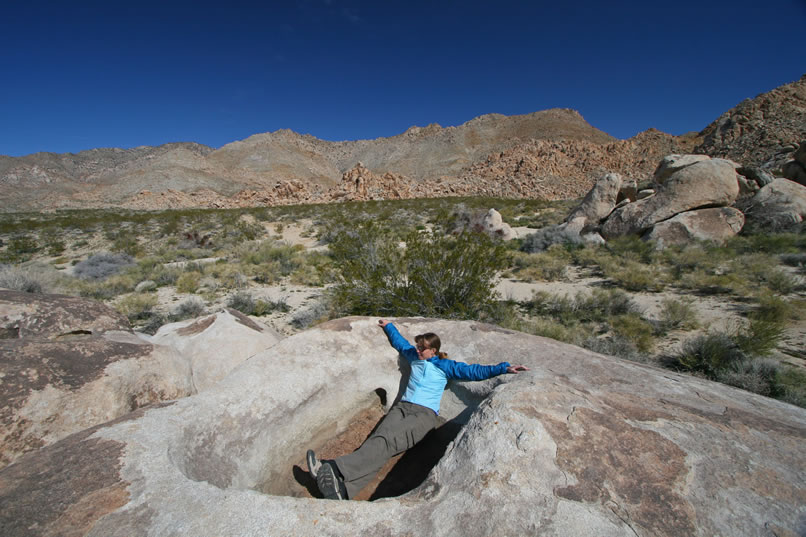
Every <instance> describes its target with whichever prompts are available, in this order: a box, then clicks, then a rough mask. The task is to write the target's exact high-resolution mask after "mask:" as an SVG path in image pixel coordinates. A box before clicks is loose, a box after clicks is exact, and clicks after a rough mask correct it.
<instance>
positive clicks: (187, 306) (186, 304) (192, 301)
mask: <svg viewBox="0 0 806 537" xmlns="http://www.w3.org/2000/svg"><path fill="white" fill-rule="evenodd" d="M201 315H204V301H203V300H202V299H201V298H199V297H197V296H191V297H189V298H187V299H186V300H184V301H183V302H181V303H180V304H179V305H178V306H177V307H176V308H175V309H174V311H173V312H172V313H171V321H173V322H177V321H184V320H185V319H195V318H196V317H199V316H201Z"/></svg>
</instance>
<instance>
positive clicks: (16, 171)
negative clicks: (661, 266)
mask: <svg viewBox="0 0 806 537" xmlns="http://www.w3.org/2000/svg"><path fill="white" fill-rule="evenodd" d="M530 139H549V140H589V141H594V142H596V143H606V142H609V141H613V140H614V138H613V137H611V136H609V135H607V134H605V133H604V132H602V131H600V130H598V129H595V128H594V127H592V126H590V125H589V124H588V123H587V122H586V121H585V120H584V119H583V118H582V116H580V115H579V113H577V112H575V111H573V110H565V109H554V110H546V111H542V112H535V113H533V114H528V115H523V116H510V117H508V116H503V115H499V114H490V115H486V116H481V117H478V118H476V119H473V120H471V121H468V122H467V123H465V124H463V125H460V126H458V127H447V128H442V127H440V126H439V125H435V124H433V125H429V126H427V127H423V128H420V127H411V128H410V129H408V130H407V131H406V132H404V133H403V134H400V135H398V136H394V137H390V138H379V139H376V140H358V141H350V142H328V141H324V140H319V139H317V138H314V137H313V136H309V135H300V134H297V133H295V132H293V131H290V130H279V131H276V132H272V133H265V134H257V135H254V136H251V137H249V138H247V139H245V140H242V141H238V142H233V143H231V144H227V145H225V146H224V147H222V148H221V149H218V150H213V149H212V148H209V147H206V146H203V145H199V144H191V143H176V144H166V145H163V146H159V147H138V148H135V149H128V150H123V149H93V150H90V151H83V152H81V153H77V154H61V155H57V154H52V153H36V154H33V155H27V156H24V157H17V158H15V157H0V195H2V196H3V198H4V199H6V200H7V203H6V205H5V207H4V210H16V211H19V210H35V209H47V208H59V207H65V208H66V207H90V206H91V207H99V206H115V205H125V204H127V202H128V201H130V200H132V199H133V198H134V197H135V196H137V195H138V194H140V193H141V192H144V191H145V192H146V193H152V194H154V193H171V194H172V195H173V194H176V193H180V194H190V193H193V192H195V191H199V192H204V193H207V194H210V193H213V195H220V196H224V197H229V196H233V195H235V194H237V193H239V192H241V191H244V190H250V189H251V190H254V191H261V190H266V189H272V188H274V187H275V186H276V185H277V184H278V182H279V183H282V182H288V181H295V182H301V183H302V184H303V186H304V187H305V188H306V189H308V190H313V191H319V190H327V189H328V188H333V187H336V186H338V185H339V182H340V180H341V178H342V174H343V173H344V172H345V171H347V170H348V169H350V168H352V167H353V166H355V165H356V164H357V163H358V162H363V163H364V164H365V165H367V166H369V167H370V168H371V169H372V170H374V171H377V172H381V173H383V172H392V173H397V174H401V175H404V176H406V177H407V178H408V179H410V180H412V181H415V182H423V181H428V180H431V179H433V178H435V177H440V176H452V175H457V174H458V173H459V172H460V171H461V170H462V169H464V168H466V167H468V166H470V165H472V164H473V163H475V162H476V161H478V160H481V159H483V158H485V157H486V156H487V155H488V154H490V153H491V152H495V151H501V150H504V149H507V148H509V147H511V146H513V145H514V144H516V143H518V142H521V141H526V140H530ZM141 198H142V196H141ZM153 199H154V200H155V203H158V200H157V198H156V197H154V198H153ZM154 208H159V207H154Z"/></svg>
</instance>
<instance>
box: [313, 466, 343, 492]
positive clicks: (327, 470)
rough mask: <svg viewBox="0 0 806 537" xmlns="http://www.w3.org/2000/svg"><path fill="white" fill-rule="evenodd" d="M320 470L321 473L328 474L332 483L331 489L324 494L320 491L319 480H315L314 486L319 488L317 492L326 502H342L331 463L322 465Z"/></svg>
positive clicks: (337, 480) (337, 481) (337, 479)
mask: <svg viewBox="0 0 806 537" xmlns="http://www.w3.org/2000/svg"><path fill="white" fill-rule="evenodd" d="M320 470H321V471H322V472H325V473H328V474H330V476H331V482H332V483H333V489H332V490H328V491H327V492H326V491H324V490H322V487H321V485H320V483H319V480H318V479H317V481H316V486H317V487H319V492H320V493H321V494H322V496H323V497H324V498H325V499H326V500H343V499H344V498H343V496H342V495H341V492H340V491H339V478H338V477H336V471H335V469H334V468H333V465H332V463H328V464H326V465H325V464H322V465H321V468H320ZM317 473H321V472H317Z"/></svg>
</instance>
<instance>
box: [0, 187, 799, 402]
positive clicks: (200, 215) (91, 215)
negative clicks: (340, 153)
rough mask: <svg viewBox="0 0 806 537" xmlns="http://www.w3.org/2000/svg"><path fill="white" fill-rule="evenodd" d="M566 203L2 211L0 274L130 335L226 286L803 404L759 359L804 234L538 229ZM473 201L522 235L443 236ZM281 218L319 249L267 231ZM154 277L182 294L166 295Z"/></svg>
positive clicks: (793, 378)
mask: <svg viewBox="0 0 806 537" xmlns="http://www.w3.org/2000/svg"><path fill="white" fill-rule="evenodd" d="M574 205H575V201H574V200H569V201H566V202H552V203H549V202H542V201H529V200H490V199H484V198H463V199H459V198H453V199H448V200H446V199H441V200H439V199H426V200H399V201H372V202H348V203H342V204H330V205H306V206H284V207H257V208H250V209H231V210H230V209H228V210H206V209H192V210H175V211H161V212H137V211H127V210H83V211H57V212H55V213H52V214H47V215H44V214H34V213H19V214H3V215H0V241H2V242H0V262H3V263H6V265H3V266H0V286H2V287H6V288H12V289H20V290H26V291H32V292H40V291H41V292H56V291H58V292H67V293H73V294H78V295H81V296H86V297H92V298H95V299H98V300H103V301H105V302H107V303H109V304H111V305H115V307H117V308H118V309H120V310H121V311H124V312H125V313H126V315H127V316H128V317H129V319H130V320H131V322H132V323H133V324H134V326H135V327H136V328H137V329H138V330H142V331H145V332H147V333H154V332H155V331H156V330H157V328H158V327H159V326H160V325H161V324H163V323H164V322H168V321H175V320H179V319H185V318H192V317H196V316H199V315H203V314H204V312H205V311H206V309H207V307H208V305H209V306H212V305H214V304H225V303H228V301H232V305H233V307H235V308H236V309H239V310H240V311H243V312H244V313H247V314H249V315H254V316H260V315H268V314H272V315H273V316H275V318H276V317H278V316H284V317H285V318H286V319H287V322H290V324H291V326H293V327H294V329H304V328H307V327H308V326H311V325H312V324H314V323H317V322H321V321H323V320H326V319H328V318H333V317H334V316H341V315H344V314H346V313H355V314H367V315H378V316H380V315H383V316H393V315H427V316H438V317H446V318H474V319H483V320H485V321H487V322H494V323H498V324H500V325H502V326H506V327H508V328H512V329H515V330H520V331H524V332H528V333H532V334H537V335H542V336H546V337H551V338H554V339H557V340H560V341H565V342H569V343H573V344H576V345H581V346H584V347H586V348H588V349H591V350H593V351H596V352H603V353H606V354H612V355H615V356H619V357H621V358H627V359H631V360H638V361H649V362H654V363H660V364H662V365H667V366H670V367H673V368H675V369H678V370H683V371H690V372H692V373H694V374H698V375H703V376H707V377H708V378H712V379H714V380H718V381H720V382H725V383H728V384H732V385H735V386H739V387H742V388H744V389H750V390H753V391H757V392H759V393H764V394H766V395H770V396H773V397H778V398H781V399H783V400H785V401H789V402H793V403H795V404H800V405H804V401H806V396H804V393H805V391H806V375H804V374H803V373H802V372H800V371H798V370H796V369H793V368H792V367H789V366H786V365H784V364H781V363H779V361H778V360H776V359H774V357H777V356H780V351H779V349H780V346H781V343H782V341H785V332H784V331H785V329H787V328H788V327H791V326H792V323H793V322H796V321H797V320H802V319H803V317H804V315H803V313H802V312H803V311H804V307H803V305H804V304H805V303H806V300H804V297H803V295H804V277H806V235H804V234H803V233H793V232H788V233H769V232H767V233H764V234H753V233H748V234H745V235H741V236H739V237H736V238H734V239H731V240H729V241H727V242H726V243H725V244H723V245H715V244H708V243H692V244H688V245H685V246H669V247H666V248H664V249H663V250H656V249H655V245H653V244H651V243H647V242H644V241H641V240H639V239H637V238H634V237H632V238H623V239H618V240H614V241H613V240H611V241H609V242H608V243H607V245H604V246H595V245H588V244H578V243H576V242H574V241H569V240H567V239H568V237H566V236H565V235H564V234H563V233H561V232H559V231H558V230H557V229H556V227H552V226H556V225H557V224H558V223H560V222H561V221H562V219H563V217H564V216H565V215H566V214H567V213H568V210H569V209H570V208H571V207H572V206H574ZM489 207H496V208H497V209H498V210H499V211H500V212H501V213H502V215H503V216H504V219H505V220H506V221H507V222H509V223H510V224H513V225H519V226H530V227H533V228H535V229H536V231H537V233H536V234H534V235H532V236H531V237H528V238H526V239H522V240H515V241H511V242H510V243H507V244H497V243H495V242H493V241H491V240H489V239H486V237H482V236H479V235H475V234H470V233H464V234H461V235H459V236H457V237H453V236H448V235H447V234H446V233H445V231H446V230H447V229H449V228H450V216H446V215H450V214H454V215H456V214H460V213H462V212H464V213H468V212H473V211H476V210H479V209H484V210H486V209H488V208H489ZM303 220H304V221H305V223H304V224H302V225H301V224H300V222H301V221H303ZM293 228H297V232H299V230H300V229H303V230H304V233H303V235H305V236H310V237H316V238H317V239H318V240H319V241H320V244H326V245H328V249H326V250H323V251H318V250H317V251H313V250H308V249H305V248H303V247H302V246H299V245H297V246H294V245H290V244H287V243H284V242H282V241H281V240H279V238H277V237H275V236H274V235H277V234H281V233H286V232H288V231H289V230H291V229H293ZM424 260H427V261H424ZM180 262H181V263H180ZM502 274H503V275H504V277H508V278H513V279H516V280H520V281H521V282H557V285H566V284H567V282H569V281H571V280H575V279H577V278H580V277H585V278H595V279H596V282H597V283H596V285H597V286H598V287H592V288H589V290H588V291H586V292H584V293H582V292H580V293H576V294H575V293H570V294H565V293H555V292H551V293H546V292H543V293H537V294H536V295H535V296H534V297H533V298H532V299H530V300H526V301H523V302H521V303H516V302H514V301H513V300H511V299H506V297H499V296H495V294H494V292H493V284H494V283H495V281H496V278H497V277H498V276H500V275H502ZM264 286H288V287H289V288H297V286H301V287H302V288H314V287H315V288H319V289H318V290H317V292H316V295H313V296H316V297H317V298H315V299H314V300H310V301H308V302H307V303H305V305H303V306H301V307H297V308H296V309H292V308H290V307H289V305H288V303H287V302H286V301H285V300H280V301H278V302H272V301H270V300H266V299H263V298H260V297H261V296H265V295H264V294H263V293H262V292H261V291H260V288H261V287H264ZM547 288H550V287H547ZM158 291H159V296H160V297H174V296H175V295H176V293H185V294H189V295H190V296H188V297H184V299H183V300H182V301H181V302H180V303H179V305H178V306H174V307H171V306H169V305H168V304H170V303H168V304H166V303H165V298H159V299H158V298H157V297H158V295H157V292H158ZM647 292H651V293H659V292H663V293H669V294H671V295H672V296H673V297H674V298H668V299H661V298H655V299H654V300H655V301H656V304H658V306H657V307H656V308H655V309H654V310H652V311H655V313H653V314H652V315H650V314H648V313H647V312H645V311H642V310H641V308H640V307H639V306H638V305H637V304H638V302H636V299H637V298H640V297H643V298H642V303H644V301H645V300H647V299H648V298H647V297H649V296H650V295H647ZM655 296H657V295H655ZM510 298H511V297H510ZM701 300H705V301H717V302H720V303H723V304H730V305H731V309H732V310H733V311H736V312H738V314H734V315H735V317H736V318H737V324H736V326H737V328H736V329H735V330H732V331H731V330H727V331H725V332H714V331H713V330H712V331H710V332H706V333H703V334H698V332H697V331H698V330H701V329H702V326H703V325H706V327H708V325H707V323H706V322H705V321H703V320H701V319H700V318H699V316H698V314H697V309H698V304H697V302H698V301H701ZM160 301H162V303H160ZM681 331H685V332H692V334H691V337H690V338H689V339H690V341H688V342H686V343H684V344H683V348H682V349H681V350H680V352H679V353H677V354H675V356H674V357H673V358H669V357H668V356H667V357H665V358H662V356H665V354H664V351H663V349H664V345H668V340H669V338H670V336H673V337H679V336H680V332H681ZM790 346H791V344H790ZM653 353H657V354H653ZM725 364H729V365H725Z"/></svg>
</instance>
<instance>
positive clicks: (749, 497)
mask: <svg viewBox="0 0 806 537" xmlns="http://www.w3.org/2000/svg"><path fill="white" fill-rule="evenodd" d="M396 323H397V325H398V326H399V328H400V329H401V332H402V333H403V335H404V336H406V337H408V338H412V337H413V336H414V335H415V334H418V333H422V332H426V331H434V332H437V333H439V334H440V336H441V338H442V341H443V343H444V345H443V348H444V349H445V350H447V351H448V352H449V353H450V354H451V357H452V358H455V359H457V360H461V361H466V362H477V363H493V362H497V361H498V360H499V358H500V354H501V349H507V354H508V355H512V356H518V362H523V363H524V364H526V365H527V366H529V367H530V368H531V371H530V372H529V373H524V374H520V375H505V376H501V377H497V378H494V379H490V380H487V381H483V382H451V383H450V384H449V385H448V388H447V390H446V392H445V395H444V397H443V406H442V409H441V412H440V414H441V416H442V417H443V418H444V419H446V420H449V421H451V422H455V423H457V424H460V425H462V428H461V430H460V431H459V433H458V435H457V436H456V437H455V439H454V440H453V441H452V442H451V444H450V445H448V447H447V450H446V452H445V454H444V456H443V457H442V458H441V459H440V460H439V461H438V462H437V463H436V465H435V466H434V467H433V469H432V470H431V471H430V473H429V474H428V476H427V478H426V479H425V481H424V482H423V483H422V484H420V485H419V486H417V487H416V488H414V489H413V490H411V491H410V492H408V493H405V494H403V495H402V496H398V497H394V498H388V499H386V500H384V501H379V502H362V501H349V502H347V501H342V502H339V501H331V500H320V499H317V498H315V497H311V490H310V488H309V487H310V480H309V478H308V477H307V475H306V472H305V463H304V456H305V455H304V454H305V450H306V449H308V448H313V449H319V447H320V446H322V445H323V444H324V443H326V442H327V441H328V439H332V438H334V437H336V436H337V435H339V433H341V432H342V431H344V430H346V429H348V428H349V427H351V425H352V422H353V419H354V417H355V416H356V415H358V414H360V413H361V412H362V411H363V410H365V409H366V408H367V407H368V406H369V405H375V404H377V403H378V396H379V394H381V395H382V397H381V401H382V402H383V403H384V404H385V406H387V407H388V406H389V405H391V404H392V402H393V401H395V400H396V399H397V398H398V397H399V396H400V393H399V391H400V387H401V386H405V377H406V375H407V370H406V369H405V367H404V365H405V362H404V361H402V360H401V359H400V358H399V357H398V356H397V353H396V352H395V351H394V350H393V349H391V348H390V347H389V346H388V344H387V341H386V338H385V337H384V335H383V333H382V332H381V331H380V330H378V328H377V323H376V320H375V319H368V318H345V319H339V320H335V321H330V322H328V323H325V324H322V325H320V326H318V327H317V328H314V329H311V330H308V331H306V332H302V333H299V334H297V335H294V336H291V337H289V338H286V339H284V340H281V341H279V342H278V343H277V344H276V345H274V346H273V347H271V348H270V349H266V350H264V351H262V352H260V353H259V354H257V355H256V356H254V357H252V358H251V359H249V360H247V361H245V362H243V363H242V364H241V365H240V366H238V367H237V368H236V369H234V370H233V371H232V372H231V373H230V374H229V375H228V376H227V377H226V378H224V379H222V380H221V381H219V382H218V383H216V384H215V385H214V386H212V387H211V388H210V389H208V390H206V391H204V392H202V393H198V394H196V395H193V396H191V397H186V398H183V399H180V400H177V401H175V402H173V403H170V404H162V405H155V406H152V407H148V408H141V409H138V410H137V411H135V412H133V413H131V414H128V415H126V416H124V417H121V418H119V419H117V420H114V421H110V422H107V423H105V424H102V425H97V426H95V427H93V428H91V429H87V430H84V431H80V432H77V433H75V434H73V435H71V436H68V437H66V438H64V439H62V440H60V441H59V442H56V443H54V444H51V445H49V446H46V447H44V448H42V449H39V450H37V451H34V452H31V453H28V454H26V455H24V456H22V457H20V458H19V459H18V460H17V461H16V462H15V463H14V464H11V465H9V466H7V467H6V468H4V469H3V470H0V527H2V528H3V535H4V536H7V537H17V536H28V535H76V536H78V535H87V536H124V535H193V536H195V537H205V536H220V535H233V536H237V535H434V536H442V535H457V534H460V535H467V536H471V537H472V536H482V535H484V536H486V535H536V534H539V535H547V536H567V535H597V536H625V537H626V536H629V537H634V536H635V535H653V536H659V537H664V536H676V535H693V536H711V535H803V533H804V529H806V508H804V506H806V442H804V439H805V438H806V410H804V409H802V408H798V407H794V406H790V405H787V404H785V403H781V402H779V401H775V400H772V399H767V398H764V397H761V396H758V395H755V394H752V393H749V392H744V391H741V390H738V389H735V388H732V387H729V386H725V385H720V384H716V383H713V382H709V381H706V380H703V379H699V378H694V377H687V376H683V375H678V374H675V373H671V372H669V371H666V370H661V369H656V368H653V367H649V366H646V365H642V364H637V363H633V362H627V361H622V360H619V359H617V358H613V357H606V356H602V355H599V354H595V353H593V352H590V351H587V350H584V349H581V348H578V347H574V346H571V345H567V344H562V343H558V342H556V341H553V340H550V339H546V338H541V337H536V336H531V335H527V334H523V333H518V332H511V331H507V330H503V329H500V328H498V327H494V326H490V325H485V324H480V323H476V322H470V321H463V322H457V321H441V320H433V319H398V320H397V321H396ZM367 349H372V352H367ZM401 371H402V378H401ZM401 381H402V382H403V383H401ZM402 461H403V459H401V463H402ZM399 464H400V463H399Z"/></svg>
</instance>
